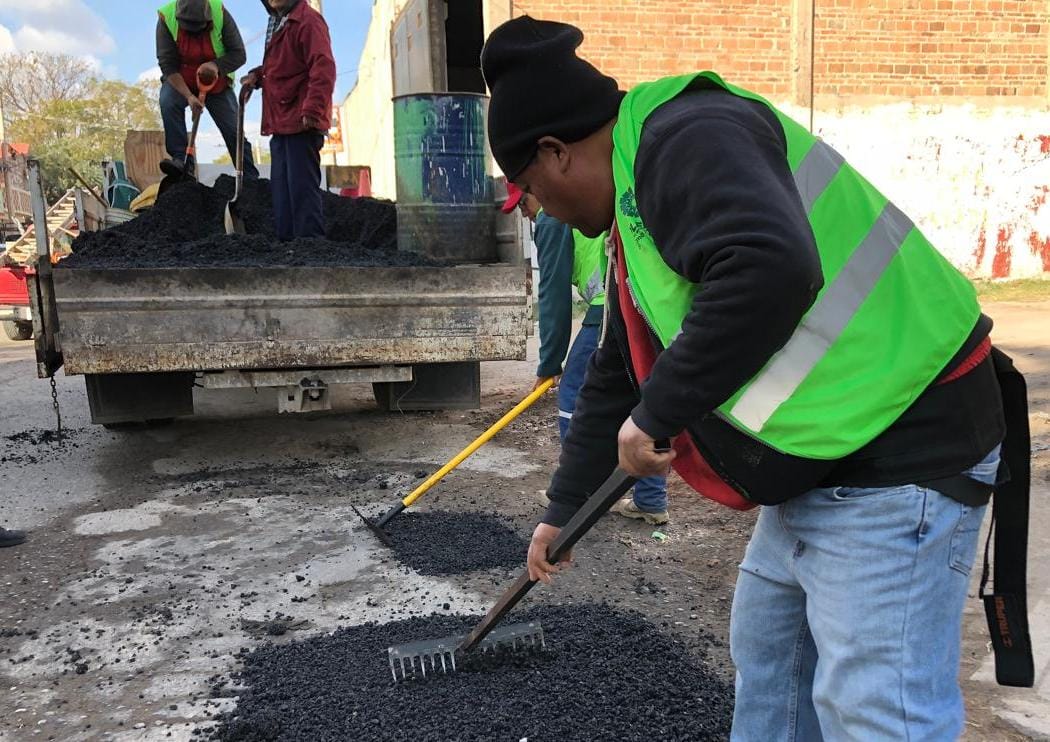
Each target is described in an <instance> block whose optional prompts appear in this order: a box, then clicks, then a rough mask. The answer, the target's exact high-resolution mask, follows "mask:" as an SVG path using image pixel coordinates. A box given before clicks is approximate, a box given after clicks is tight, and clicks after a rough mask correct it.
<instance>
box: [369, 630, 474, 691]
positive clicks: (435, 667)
mask: <svg viewBox="0 0 1050 742" xmlns="http://www.w3.org/2000/svg"><path fill="white" fill-rule="evenodd" d="M462 642H463V637H462V636H450V637H447V638H445V639H438V640H430V641H420V642H409V643H407V644H398V645H397V646H393V647H390V648H389V649H388V650H387V658H388V659H389V661H390V674H391V675H392V676H393V678H394V682H395V683H397V682H399V681H402V680H408V679H409V678H411V677H423V678H425V677H426V676H427V673H428V672H429V673H430V674H431V675H435V674H437V672H438V671H439V670H440V671H441V672H442V673H448V672H455V671H456V649H457V648H458V647H459V645H460V644H461V643H462ZM428 666H429V667H428Z"/></svg>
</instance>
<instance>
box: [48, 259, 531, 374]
mask: <svg viewBox="0 0 1050 742" xmlns="http://www.w3.org/2000/svg"><path fill="white" fill-rule="evenodd" d="M524 271H525V269H524V268H523V267H522V266H512V265H499V264H497V265H469V266H454V267H442V268H386V267H382V268H378V267H375V268H374V267H367V268H358V267H340V268H299V267H296V268H287V267H283V268H258V267H254V268H151V269H110V270H107V269H84V268H59V269H57V270H55V272H54V283H55V295H56V301H57V307H58V315H59V317H60V318H61V328H60V333H59V337H58V342H59V345H60V348H61V352H62V354H63V357H64V363H65V369H66V373H67V374H111V373H137V372H165V371H206V370H215V371H218V370H227V369H241V370H261V369H288V368H299V367H301V368H318V367H341V366H342V367H345V366H370V365H389V364H395V365H400V364H419V363H441V362H446V361H494V360H523V359H524V358H525V338H526V335H527V323H528V320H529V318H528V316H527V315H528V306H527V298H526V293H525V291H524V282H525V275H524Z"/></svg>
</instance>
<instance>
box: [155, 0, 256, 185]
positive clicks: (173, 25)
mask: <svg viewBox="0 0 1050 742" xmlns="http://www.w3.org/2000/svg"><path fill="white" fill-rule="evenodd" d="M159 15H160V18H159V19H158V20H157V64H158V65H159V66H160V72H161V75H162V77H163V83H162V84H161V86H160V113H161V118H162V119H163V120H164V147H165V149H167V150H168V155H169V156H171V158H172V159H175V160H179V161H182V160H184V159H185V157H186V145H187V143H188V137H187V135H186V107H187V106H191V107H193V109H194V110H195V111H200V110H201V109H202V108H207V109H208V113H209V114H211V118H212V120H213V121H214V122H215V125H216V126H217V127H218V129H219V132H220V133H221V134H222V139H223V141H224V142H226V149H227V151H228V152H229V153H230V157H231V158H232V159H233V161H234V162H236V161H237V97H236V95H234V92H233V73H234V72H235V71H236V70H237V69H238V68H240V67H241V66H243V65H244V62H245V60H246V59H247V55H246V54H245V51H244V41H243V40H241V32H240V31H239V30H238V29H237V24H236V23H235V22H234V20H233V16H232V15H230V12H229V11H228V10H226V9H225V8H224V7H223V6H222V1H221V0H173V1H172V2H170V3H168V4H167V5H164V6H163V7H161V9H160V11H159ZM198 69H200V70H201V72H202V73H203V74H202V75H201V77H202V78H203V79H204V80H205V82H206V81H207V80H209V79H216V78H217V79H218V83H217V84H216V86H215V87H214V88H213V89H212V90H211V92H209V93H208V94H207V95H206V96H205V98H204V103H203V104H202V103H201V100H200V98H199V97H198V96H199V95H200V91H199V90H198V89H197V71H198ZM244 176H245V177H246V178H257V177H259V171H258V170H257V169H256V168H255V163H254V162H253V161H252V148H251V147H250V146H248V145H247V144H245V147H244Z"/></svg>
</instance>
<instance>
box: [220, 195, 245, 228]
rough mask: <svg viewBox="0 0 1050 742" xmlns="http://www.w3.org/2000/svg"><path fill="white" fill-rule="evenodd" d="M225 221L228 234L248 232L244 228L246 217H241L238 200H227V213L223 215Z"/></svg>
mask: <svg viewBox="0 0 1050 742" xmlns="http://www.w3.org/2000/svg"><path fill="white" fill-rule="evenodd" d="M223 222H224V223H225V224H226V234H246V233H247V232H246V230H245V228H244V219H242V218H241V215H240V213H239V212H238V210H237V202H236V201H227V202H226V213H225V214H224V215H223Z"/></svg>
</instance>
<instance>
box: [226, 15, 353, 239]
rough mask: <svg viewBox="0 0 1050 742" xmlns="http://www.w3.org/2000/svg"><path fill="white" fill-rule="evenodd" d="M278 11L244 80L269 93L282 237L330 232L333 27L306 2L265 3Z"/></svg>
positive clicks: (276, 212)
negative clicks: (324, 162)
mask: <svg viewBox="0 0 1050 742" xmlns="http://www.w3.org/2000/svg"><path fill="white" fill-rule="evenodd" d="M262 3H263V6H264V7H265V8H266V10H267V12H268V13H269V14H270V18H269V23H268V24H267V26H266V51H265V53H264V54H263V63H262V66H261V67H256V68H255V69H253V70H252V71H251V72H249V73H248V75H247V76H246V77H245V78H244V79H243V80H242V81H241V82H242V83H243V84H244V85H246V86H248V87H249V88H255V87H258V88H260V89H261V90H262V95H263V105H262V109H263V110H262V133H263V134H271V135H272V136H271V137H270V155H271V162H270V186H271V188H272V190H273V216H274V226H275V228H276V231H277V237H278V239H281V240H290V239H293V238H296V237H324V234H325V230H324V214H323V212H322V205H321V145H323V144H324V137H325V133H326V132H327V131H328V128H329V126H330V125H331V116H332V93H333V92H334V90H335V58H334V57H333V56H332V41H331V39H330V38H329V36H328V24H326V23H325V21H324V18H322V17H321V14H320V13H318V12H317V11H316V10H314V9H313V8H311V7H310V4H309V3H307V2H303V0H262Z"/></svg>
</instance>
